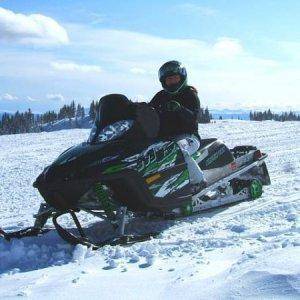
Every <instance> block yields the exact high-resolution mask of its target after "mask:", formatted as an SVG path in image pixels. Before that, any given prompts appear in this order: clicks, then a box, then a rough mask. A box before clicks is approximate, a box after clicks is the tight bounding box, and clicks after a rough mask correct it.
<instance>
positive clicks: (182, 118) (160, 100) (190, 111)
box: [150, 86, 200, 137]
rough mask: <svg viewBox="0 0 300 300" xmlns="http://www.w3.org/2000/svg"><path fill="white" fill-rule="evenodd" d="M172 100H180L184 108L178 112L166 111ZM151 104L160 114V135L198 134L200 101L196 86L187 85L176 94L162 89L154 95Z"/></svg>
mask: <svg viewBox="0 0 300 300" xmlns="http://www.w3.org/2000/svg"><path fill="white" fill-rule="evenodd" d="M172 100H174V101H177V102H179V103H180V104H181V106H182V109H180V110H179V111H176V112H169V111H166V110H165V107H166V103H167V102H169V101H172ZM150 105H151V106H152V107H153V108H155V110H156V111H157V112H158V113H159V116H160V134H159V135H160V136H162V137H169V136H174V135H180V134H185V133H189V134H195V135H196V136H198V116H199V111H200V101H199V98H198V95H197V91H196V89H195V88H193V87H191V86H186V87H185V88H184V89H182V90H181V91H180V92H179V93H177V94H175V95H172V94H169V93H167V92H166V91H164V90H162V91H160V92H158V93H157V94H156V95H155V96H154V97H153V99H152V100H151V101H150Z"/></svg>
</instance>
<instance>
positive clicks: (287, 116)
mask: <svg viewBox="0 0 300 300" xmlns="http://www.w3.org/2000/svg"><path fill="white" fill-rule="evenodd" d="M249 118H250V120H251V121H266V120H274V121H280V122H284V121H300V115H297V114H296V113H294V112H292V111H290V112H282V113H280V114H276V113H272V111H271V110H270V109H268V110H266V111H263V112H260V111H259V112H256V111H255V112H252V111H251V112H250V115H249Z"/></svg>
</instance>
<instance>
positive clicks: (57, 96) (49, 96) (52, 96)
mask: <svg viewBox="0 0 300 300" xmlns="http://www.w3.org/2000/svg"><path fill="white" fill-rule="evenodd" d="M46 98H47V99H48V100H52V101H61V102H63V101H64V100H65V98H64V96H63V95H62V94H47V95H46Z"/></svg>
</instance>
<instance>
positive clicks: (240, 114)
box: [209, 109, 250, 120]
mask: <svg viewBox="0 0 300 300" xmlns="http://www.w3.org/2000/svg"><path fill="white" fill-rule="evenodd" d="M209 112H210V114H211V115H212V117H213V119H215V120H216V119H220V117H221V118H222V119H223V120H224V119H240V120H249V114H250V110H239V109H235V110H233V109H210V110H209Z"/></svg>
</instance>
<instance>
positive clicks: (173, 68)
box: [158, 60, 187, 94]
mask: <svg viewBox="0 0 300 300" xmlns="http://www.w3.org/2000/svg"><path fill="white" fill-rule="evenodd" d="M172 75H179V76H180V82H179V83H178V84H175V85H171V86H167V85H166V78H167V77H168V76H172ZM158 78H159V81H160V82H161V85H162V87H163V88H164V90H165V91H166V92H168V93H170V94H176V93H178V92H179V91H180V90H181V89H182V88H183V87H185V86H186V84H187V74H186V69H185V67H184V66H183V65H182V64H181V62H179V61H177V60H171V61H168V62H166V63H164V64H163V65H162V66H161V67H160V69H159V71H158Z"/></svg>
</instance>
